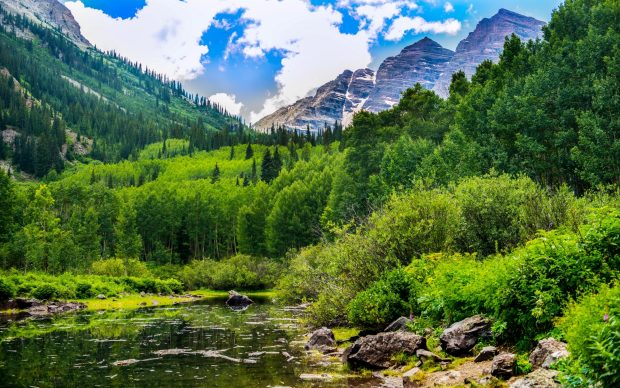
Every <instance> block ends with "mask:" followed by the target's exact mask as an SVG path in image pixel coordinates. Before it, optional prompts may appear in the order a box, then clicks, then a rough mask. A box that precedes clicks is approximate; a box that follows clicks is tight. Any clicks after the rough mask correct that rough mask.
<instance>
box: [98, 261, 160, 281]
mask: <svg viewBox="0 0 620 388" xmlns="http://www.w3.org/2000/svg"><path fill="white" fill-rule="evenodd" d="M92 271H93V273H94V274H95V275H102V276H114V277H123V276H133V277H149V276H151V273H150V272H149V270H148V268H147V267H146V264H145V263H143V262H141V261H139V260H136V259H129V260H122V259H107V260H98V261H95V262H93V264H92Z"/></svg>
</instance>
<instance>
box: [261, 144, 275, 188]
mask: <svg viewBox="0 0 620 388" xmlns="http://www.w3.org/2000/svg"><path fill="white" fill-rule="evenodd" d="M273 178H274V176H273V160H272V159H271V151H270V150H269V148H267V149H266V150H265V154H264V155H263V162H262V163H261V179H262V180H263V181H264V182H266V183H270V182H271V181H272V180H273Z"/></svg>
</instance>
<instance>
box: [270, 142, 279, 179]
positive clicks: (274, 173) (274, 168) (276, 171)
mask: <svg viewBox="0 0 620 388" xmlns="http://www.w3.org/2000/svg"><path fill="white" fill-rule="evenodd" d="M271 166H272V167H271V168H272V170H271V171H272V172H271V174H272V176H273V179H276V178H277V177H278V175H280V171H281V170H282V158H281V157H280V150H279V147H277V146H276V150H275V151H274V152H273V159H272V160H271Z"/></svg>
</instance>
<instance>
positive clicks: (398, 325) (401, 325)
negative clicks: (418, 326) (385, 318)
mask: <svg viewBox="0 0 620 388" xmlns="http://www.w3.org/2000/svg"><path fill="white" fill-rule="evenodd" d="M409 322H411V319H409V318H407V317H400V318H398V319H397V320H395V321H394V322H392V323H390V325H389V326H388V327H386V328H385V330H384V331H386V332H388V331H406V330H407V324H408V323H409Z"/></svg>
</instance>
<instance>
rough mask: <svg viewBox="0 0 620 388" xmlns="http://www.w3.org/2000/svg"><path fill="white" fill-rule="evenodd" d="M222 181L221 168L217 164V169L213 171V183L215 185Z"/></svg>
mask: <svg viewBox="0 0 620 388" xmlns="http://www.w3.org/2000/svg"><path fill="white" fill-rule="evenodd" d="M219 179H220V166H218V164H217V163H215V168H214V169H213V173H212V174H211V183H215V182H217V181H218V180H219Z"/></svg>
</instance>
